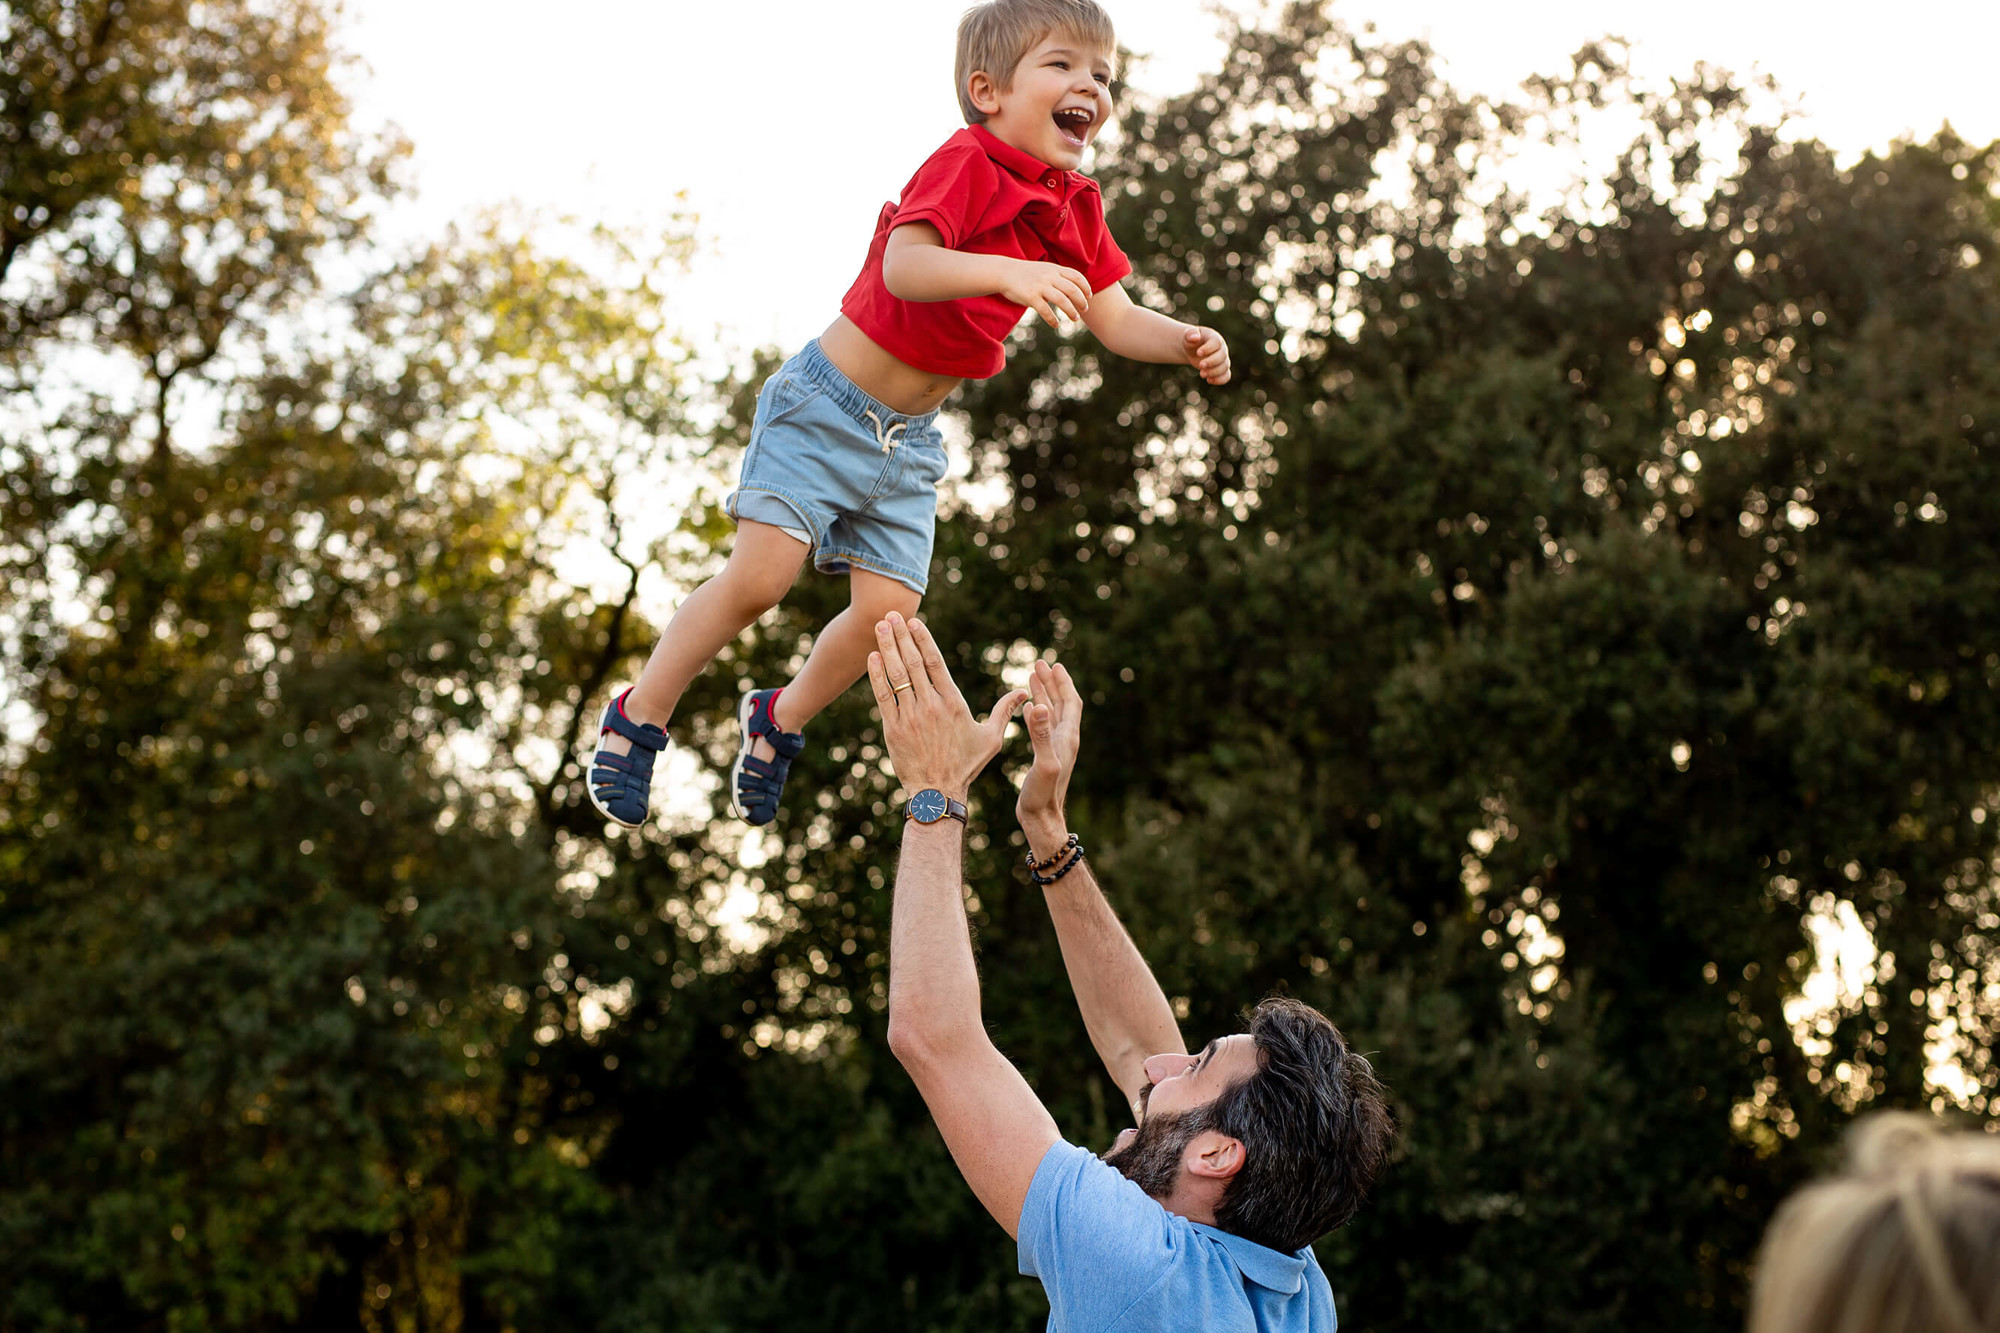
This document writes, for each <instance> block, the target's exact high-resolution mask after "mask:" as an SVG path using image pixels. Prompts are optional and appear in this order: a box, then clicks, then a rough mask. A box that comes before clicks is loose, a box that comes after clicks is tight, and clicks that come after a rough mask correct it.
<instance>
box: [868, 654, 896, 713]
mask: <svg viewBox="0 0 2000 1333" xmlns="http://www.w3.org/2000/svg"><path fill="white" fill-rule="evenodd" d="M868 683H869V685H870V686H872V687H873V688H874V690H875V707H876V708H878V709H880V710H881V713H882V716H883V717H884V718H887V717H888V716H889V713H890V710H892V709H893V708H895V706H896V695H895V691H893V690H891V689H890V688H889V668H888V667H887V666H885V665H883V662H882V654H880V653H870V654H868Z"/></svg>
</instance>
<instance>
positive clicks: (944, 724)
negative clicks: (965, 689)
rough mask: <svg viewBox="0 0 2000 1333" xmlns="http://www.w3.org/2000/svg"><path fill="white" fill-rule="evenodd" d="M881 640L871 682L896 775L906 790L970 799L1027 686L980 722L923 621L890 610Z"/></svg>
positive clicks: (871, 663) (878, 629) (879, 629)
mask: <svg viewBox="0 0 2000 1333" xmlns="http://www.w3.org/2000/svg"><path fill="white" fill-rule="evenodd" d="M875 643H876V648H877V651H875V652H872V653H870V654H868V682H869V684H871V685H873V686H874V687H875V706H876V707H877V708H878V709H880V710H881V712H882V731H883V738H884V740H885V741H886V742H887V744H888V746H889V762H890V763H892V764H894V765H895V768H896V777H897V779H898V780H899V781H901V782H902V784H903V787H904V789H905V790H906V791H913V792H914V791H922V790H923V789H924V788H926V787H935V788H937V789H938V790H939V791H941V792H943V793H944V794H945V795H946V796H949V797H952V798H953V799H955V800H960V801H963V800H964V799H965V795H966V792H968V791H969V790H971V787H972V779H973V778H975V777H976V776H978V774H979V770H980V769H982V768H985V767H986V765H987V764H988V763H990V762H991V761H992V759H993V756H994V755H996V754H998V753H1000V742H1001V739H1002V738H1003V737H1004V736H1005V735H1006V732H1007V720H1008V719H1009V718H1011V717H1012V716H1013V715H1014V710H1015V709H1016V708H1018V707H1020V706H1021V703H1022V701H1023V700H1025V699H1026V698H1027V697H1028V692H1027V691H1026V690H1010V691H1008V692H1007V693H1006V694H1005V695H1002V696H1001V698H1000V702H998V703H996V704H994V705H993V711H992V712H991V713H988V714H987V715H986V720H985V721H984V722H979V721H975V720H974V719H973V716H972V710H971V709H970V708H967V707H966V706H965V696H963V695H961V694H960V693H959V692H958V686H957V685H956V684H955V683H954V682H953V681H952V678H951V672H950V671H948V670H946V669H945V664H944V654H943V653H941V652H939V651H938V646H937V641H936V640H935V639H933V638H931V632H930V631H929V630H928V629H926V628H924V622H923V621H921V620H907V621H906V620H904V619H903V617H902V616H901V615H899V614H897V613H896V612H894V611H891V612H890V613H889V617H888V619H886V620H881V621H877V622H876V625H875Z"/></svg>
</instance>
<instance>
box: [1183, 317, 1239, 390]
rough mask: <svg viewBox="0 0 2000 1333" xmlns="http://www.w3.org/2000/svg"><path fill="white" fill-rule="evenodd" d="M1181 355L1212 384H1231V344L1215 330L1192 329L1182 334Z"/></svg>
mask: <svg viewBox="0 0 2000 1333" xmlns="http://www.w3.org/2000/svg"><path fill="white" fill-rule="evenodd" d="M1181 354H1182V355H1183V356H1185V357H1186V358H1187V363H1188V364H1189V365H1191V366H1193V367H1194V368H1195V369H1196V370H1198V371H1200V372H1201V377H1202V378H1203V379H1205V380H1207V381H1208V382H1209V383H1210V384H1227V383H1229V344H1228V343H1225V342H1224V341H1222V335H1221V334H1219V333H1217V332H1216V331H1215V330H1214V329H1203V328H1191V329H1189V330H1188V331H1187V332H1186V333H1184V334H1182V335H1181Z"/></svg>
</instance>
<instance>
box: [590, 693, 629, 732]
mask: <svg viewBox="0 0 2000 1333" xmlns="http://www.w3.org/2000/svg"><path fill="white" fill-rule="evenodd" d="M637 688H638V686H636V685H627V686H626V687H625V694H621V695H619V696H618V697H617V698H616V699H613V700H612V701H611V706H612V707H613V708H615V709H617V710H618V716H620V717H622V718H624V719H625V720H626V721H627V722H630V721H631V720H632V715H631V714H630V713H628V712H626V711H625V695H626V694H630V693H631V692H632V691H633V690H635V689H637ZM597 734H598V735H600V736H609V735H611V734H612V731H611V728H609V727H599V728H598V729H597Z"/></svg>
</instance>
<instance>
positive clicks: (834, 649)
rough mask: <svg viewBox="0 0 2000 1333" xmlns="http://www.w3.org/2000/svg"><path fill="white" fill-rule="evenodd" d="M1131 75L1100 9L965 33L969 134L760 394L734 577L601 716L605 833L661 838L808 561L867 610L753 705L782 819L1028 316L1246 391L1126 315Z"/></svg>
mask: <svg viewBox="0 0 2000 1333" xmlns="http://www.w3.org/2000/svg"><path fill="white" fill-rule="evenodd" d="M1116 51H1117V44H1116V39H1115V37H1114V36H1113V34H1112V29H1111V21H1110V19H1109V18H1108V17H1106V15H1105V13H1104V11H1103V10H1101V9H1099V8H1098V7H1097V5H1096V4H1094V3H1092V0H990V3H986V4H981V5H978V6H976V7H975V8H973V9H972V10H970V11H969V12H968V13H967V14H966V16H965V18H964V20H963V21H962V22H961V23H960V24H959V30H958V61H957V71H956V72H957V78H958V100H959V106H960V108H961V110H963V112H964V113H965V119H966V123H967V126H968V128H966V129H963V130H960V131H959V132H958V133H957V134H954V135H953V136H952V137H951V138H950V139H949V140H947V141H946V143H945V145H944V147H942V148H940V149H939V150H938V151H937V152H936V153H933V154H932V155H931V157H930V159H929V160H928V161H927V162H925V163H924V164H923V166H921V167H919V168H918V169H917V174H916V175H915V176H913V177H912V178H911V179H910V183H909V184H908V185H906V186H904V187H903V195H902V200H901V202H900V203H898V204H888V205H884V206H883V209H882V213H881V216H880V217H879V218H878V219H877V221H876V224H875V237H874V241H873V243H872V244H871V245H870V246H869V248H868V259H867V262H866V264H864V266H863V267H862V270H861V276H860V277H859V278H858V279H856V280H855V283H854V286H853V287H852V288H851V289H850V290H849V291H848V293H847V296H846V298H845V299H844V300H843V301H842V302H841V313H840V317H839V318H837V319H836V320H834V321H833V323H832V325H830V326H829V327H828V328H827V330H826V332H825V333H823V334H821V335H820V337H819V338H818V340H816V341H814V342H811V343H808V344H806V347H805V349H804V350H803V351H801V352H800V353H799V354H798V355H796V356H794V357H793V358H792V359H791V360H790V361H787V362H786V363H785V364H784V366H783V367H781V368H780V369H779V371H778V373H777V374H775V375H773V376H772V377H771V378H770V380H768V381H767V382H766V383H765V385H764V388H763V391H762V393H761V394H760V395H759V397H758V400H757V416H756V420H755V421H754V422H753V423H752V425H751V428H750V446H749V449H748V450H747V451H746V452H745V454H744V456H743V473H742V478H741V480H740V482H739V484H738V486H737V489H736V490H735V491H734V492H733V493H731V495H730V496H729V498H728V500H727V502H726V503H727V507H728V509H729V513H730V515H731V516H732V517H733V518H735V520H736V522H737V532H736V546H735V549H734V550H733V551H732V552H731V553H730V557H729V563H728V564H727V565H726V566H725V567H724V568H723V571H722V572H721V573H720V574H717V575H716V576H715V577H714V578H712V579H710V580H709V581H708V582H706V583H704V584H702V586H701V587H699V588H697V589H695V591H694V592H693V593H692V594H690V595H689V597H688V599H687V600H686V601H685V602H683V603H681V607H680V610H678V611H677V612H675V613H674V618H673V620H672V621H671V622H670V623H669V624H668V626H667V629H666V633H665V634H664V635H663V636H662V637H661V639H660V643H659V646H658V647H657V648H655V649H654V650H653V655H652V658H651V659H650V660H649V661H648V662H647V663H646V669H645V671H644V672H643V673H642V674H641V675H640V677H639V683H638V684H637V685H634V686H633V687H632V688H631V689H629V690H627V691H625V693H623V694H621V695H619V696H618V697H617V698H615V699H613V700H612V701H611V702H610V703H609V704H607V705H606V706H605V709H604V715H603V718H602V721H601V724H600V736H599V742H598V749H597V753H596V755H595V757H594V759H593V760H592V763H591V769H590V799H591V802H592V803H593V804H595V805H596V807H597V809H598V811H599V812H600V813H602V814H603V815H604V816H605V817H606V818H608V819H611V820H614V821H616V822H617V823H619V824H623V825H624V826H626V827H627V828H633V827H636V826H637V825H638V824H639V823H640V822H641V821H643V820H644V819H645V817H646V807H647V798H648V795H649V792H650V788H651V785H652V773H653V759H654V756H655V755H656V754H657V753H658V752H659V751H660V750H662V749H664V748H665V747H666V743H667V738H666V733H665V731H664V730H663V728H664V725H665V723H666V722H667V720H668V719H669V718H670V717H672V716H673V711H674V706H675V704H677V703H678V702H679V700H680V697H681V693H682V692H683V691H684V690H685V689H686V688H687V686H688V683H689V682H690V681H691V680H693V679H694V676H695V674H696V673H697V672H699V671H700V670H701V669H702V668H703V667H704V666H706V665H708V663H709V661H710V660H711V659H712V658H714V656H715V655H716V653H718V652H720V651H721V650H722V647H723V645H725V644H727V643H728V642H729V641H730V640H732V639H734V638H735V637H736V636H737V635H738V634H740V633H741V632H742V631H743V629H744V628H745V627H746V626H748V625H749V624H751V622H753V621H755V620H756V619H757V617H759V616H761V615H763V614H764V612H766V611H768V610H769V609H771V608H772V607H773V606H775V605H777V604H778V602H779V601H780V600H781V599H782V598H783V597H784V595H785V592H786V590H787V589H789V588H790V587H791V585H792V581H793V579H794V578H796V577H797V575H798V572H799V566H800V565H801V564H803V563H804V562H805V559H806V557H807V556H808V555H810V556H811V557H812V558H813V564H814V566H815V567H816V568H818V569H820V570H823V571H824V572H826V573H829V574H842V573H844V574H846V575H847V576H848V579H849V582H850V587H851V596H852V600H851V602H850V604H849V606H848V608H847V610H845V611H843V612H841V613H840V614H839V615H838V616H835V617H834V618H833V620H832V621H831V622H829V623H828V624H827V626H826V628H824V629H823V630H821V631H820V633H819V637H818V638H817V640H815V642H814V644H813V649H812V653H811V654H810V656H808V657H807V659H806V663H805V666H804V667H803V668H802V669H801V670H800V672H799V674H798V675H797V676H796V677H794V678H793V680H792V682H791V683H790V684H789V685H785V686H782V687H780V688H778V689H765V690H753V691H751V692H750V693H749V694H747V695H746V696H744V699H743V702H742V705H741V707H740V708H739V709H738V711H737V718H738V722H739V725H740V726H741V728H742V749H741V751H740V752H739V754H738V755H737V758H736V763H735V767H734V769H733V771H732V772H731V774H730V792H731V797H732V802H733V804H734V807H735V811H736V813H737V815H738V816H739V817H740V818H743V819H745V820H748V821H749V822H750V823H752V824H768V823H770V822H771V820H772V819H774V818H776V816H777V813H778V798H779V795H780V794H781V793H782V792H783V790H784V786H785V776H786V774H787V772H788V771H789V770H790V768H791V762H792V760H793V759H795V758H797V757H798V755H799V752H800V751H801V750H803V749H804V747H805V738H804V737H803V736H802V735H801V734H800V732H801V731H802V729H803V728H804V727H805V725H806V723H807V722H809V721H810V720H811V719H812V718H813V717H814V716H816V715H817V714H818V713H819V712H820V710H821V709H823V708H825V707H826V706H827V705H828V704H829V703H831V702H833V700H834V699H835V698H837V697H838V696H839V695H840V694H841V693H842V692H843V691H845V690H846V689H847V688H848V687H849V686H851V685H852V684H854V682H855V681H857V680H859V679H860V678H861V676H862V675H863V674H864V673H865V672H866V671H867V669H868V653H869V650H870V649H871V648H872V647H874V643H875V635H874V625H875V623H876V622H877V621H878V620H881V619H883V618H884V617H885V616H887V615H888V614H889V612H891V611H896V612H900V613H901V614H902V615H903V616H904V617H905V618H906V619H907V618H908V617H910V616H912V615H914V614H915V613H916V610H917V604H918V602H919V600H920V599H921V598H922V597H923V593H924V587H925V583H926V580H927V577H928V574H929V569H930V560H931V543H932V539H933V536H934V532H935V526H936V521H937V484H938V482H939V480H940V479H942V478H943V476H944V473H945V452H944V446H943V443H942V441H941V439H940V436H939V434H938V431H937V427H936V424H935V423H936V419H937V412H938V406H939V404H941V403H942V402H943V401H944V400H945V399H946V398H947V397H949V396H950V395H951V392H952V390H954V389H956V388H957V387H958V385H959V383H960V381H961V380H965V379H984V378H986V377H988V376H990V375H993V374H995V373H997V372H998V371H999V370H1000V368H1001V366H1002V365H1003V364H1005V354H1004V351H1003V349H1002V345H1001V343H1002V339H1004V338H1005V337H1006V336H1007V334H1008V332H1009V331H1011V330H1012V329H1013V327H1014V326H1015V325H1016V324H1017V323H1019V321H1020V319H1021V316H1022V314H1023V312H1024V311H1026V310H1032V311H1034V312H1035V313H1036V314H1037V315H1039V316H1041V318H1042V319H1044V320H1046V321H1047V322H1048V323H1049V324H1051V325H1055V326H1057V327H1060V326H1061V322H1062V321H1063V320H1065V319H1072V320H1080V321H1082V322H1083V323H1084V324H1085V325H1086V326H1088V327H1089V329H1090V330H1091V332H1092V333H1094V334H1096V335H1097V337H1098V339H1099V340H1100V341H1102V342H1103V344H1104V345H1105V346H1106V347H1108V348H1109V349H1110V350H1112V351H1113V352H1116V353H1118V354H1119V355H1121V356H1125V357H1130V358H1132V359H1134V360H1138V361H1153V362H1162V363H1186V364H1188V365H1192V366H1193V367H1194V368H1195V369H1196V370H1198V371H1199V372H1200V373H1201V376H1202V378H1203V379H1205V380H1207V381H1208V382H1209V383H1211V384H1222V383H1224V382H1226V381H1227V380H1228V379H1229V351H1228V348H1227V347H1225V346H1224V345H1223V341H1222V338H1221V337H1220V336H1219V335H1218V334H1216V333H1215V332H1214V331H1213V330H1209V329H1202V328H1197V327H1194V326H1190V325H1187V324H1183V323H1181V322H1180V321H1178V320H1174V319H1169V318H1168V317H1167V316H1165V315H1160V314H1155V313H1154V312H1152V311H1149V310H1144V309H1142V308H1140V307H1138V306H1136V305H1134V304H1133V303H1132V301H1131V299H1130V298H1129V297H1128V296H1127V295H1126V294H1125V289H1124V288H1123V287H1122V286H1120V285H1119V282H1120V280H1121V279H1123V278H1124V277H1125V276H1126V275H1127V274H1128V273H1130V272H1131V271H1132V266H1131V264H1130V263H1129V262H1128V261H1127V260H1126V258H1125V256H1124V254H1123V253H1122V252H1121V251H1120V250H1119V249H1118V246H1117V245H1116V244H1115V243H1114V242H1113V241H1112V239H1111V236H1110V234H1109V232H1107V231H1106V230H1105V225H1104V206H1103V200H1102V198H1101V197H1100V195H1099V194H1098V189H1097V186H1096V184H1095V183H1094V182H1092V181H1091V180H1089V179H1088V178H1087V177H1084V176H1082V175H1079V174H1077V168H1078V167H1080V166H1082V165H1083V155H1084V150H1085V149H1086V148H1088V147H1089V146H1090V142H1091V140H1092V139H1094V138H1095V137H1096V136H1097V132H1098V130H1099V129H1100V128H1101V127H1102V126H1103V124H1104V122H1105V121H1106V119H1107V118H1108V117H1109V116H1110V114H1111V77H1112V61H1113V58H1114V56H1115V54H1116Z"/></svg>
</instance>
